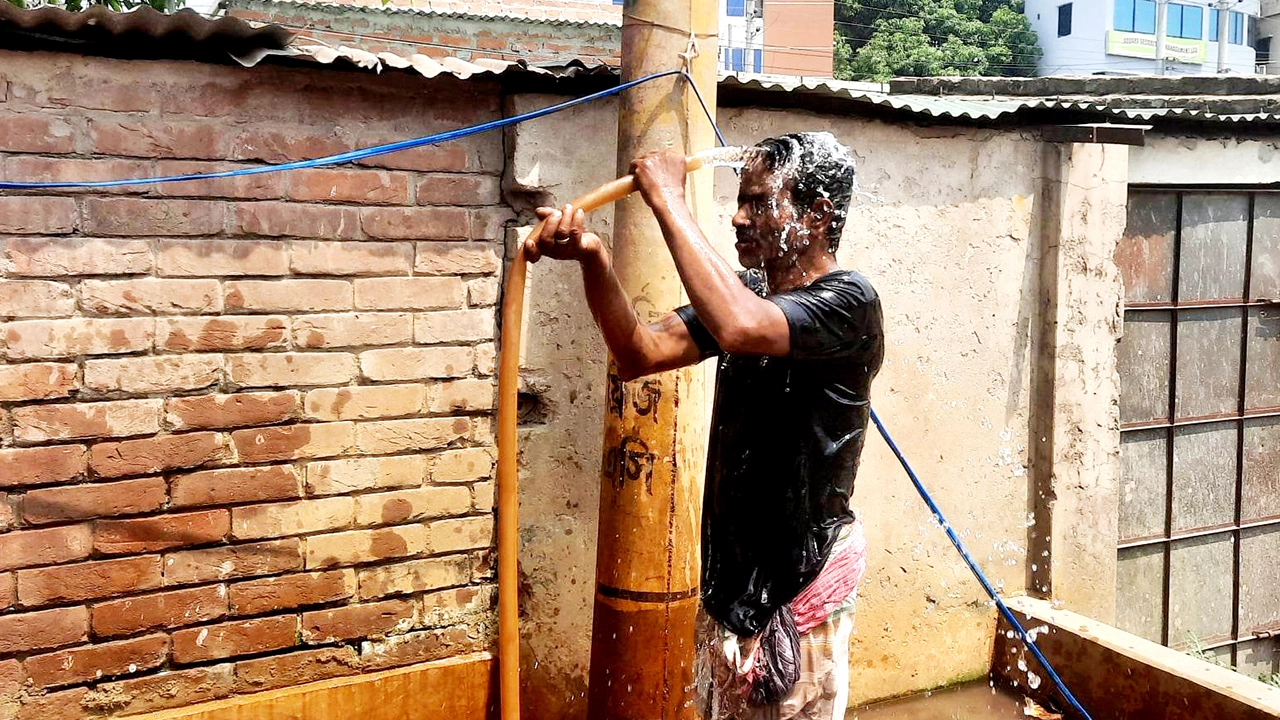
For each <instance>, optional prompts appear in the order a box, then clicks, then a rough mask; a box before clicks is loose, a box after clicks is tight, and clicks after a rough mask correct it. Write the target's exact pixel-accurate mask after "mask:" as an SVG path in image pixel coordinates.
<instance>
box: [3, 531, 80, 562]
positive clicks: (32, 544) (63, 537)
mask: <svg viewBox="0 0 1280 720" xmlns="http://www.w3.org/2000/svg"><path fill="white" fill-rule="evenodd" d="M92 546H93V543H92V541H91V540H90V538H89V526H88V525H68V526H65V527H56V528H49V529H47V530H15V531H13V532H7V533H4V534H3V535H0V570H12V569H14V568H25V567H34V566H37V565H52V564H53V563H64V562H71V561H73V560H83V559H84V558H87V557H89V551H90V550H91V549H92Z"/></svg>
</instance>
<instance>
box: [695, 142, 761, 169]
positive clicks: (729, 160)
mask: <svg viewBox="0 0 1280 720" xmlns="http://www.w3.org/2000/svg"><path fill="white" fill-rule="evenodd" d="M759 154H760V149H759V148H754V147H733V146H729V147H718V148H711V149H710V150H703V151H702V152H699V153H694V155H693V157H695V158H697V159H698V160H701V161H702V165H703V167H727V168H733V169H735V170H741V169H742V167H743V166H744V165H746V164H747V162H749V161H750V160H751V158H752V157H755V156H757V155H759Z"/></svg>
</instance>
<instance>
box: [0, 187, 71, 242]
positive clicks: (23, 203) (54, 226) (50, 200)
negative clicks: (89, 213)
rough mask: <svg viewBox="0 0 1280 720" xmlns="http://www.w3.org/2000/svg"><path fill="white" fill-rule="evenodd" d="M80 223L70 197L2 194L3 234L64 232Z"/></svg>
mask: <svg viewBox="0 0 1280 720" xmlns="http://www.w3.org/2000/svg"><path fill="white" fill-rule="evenodd" d="M79 225H80V211H79V210H77V209H76V201H75V200H72V199H71V198H59V197H34V196H13V197H0V235H65V234H67V233H70V232H73V231H74V230H75V229H76V228H77V227H79Z"/></svg>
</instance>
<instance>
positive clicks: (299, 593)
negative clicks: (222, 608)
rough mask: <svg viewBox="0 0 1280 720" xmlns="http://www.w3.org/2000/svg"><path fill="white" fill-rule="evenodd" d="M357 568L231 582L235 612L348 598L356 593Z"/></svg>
mask: <svg viewBox="0 0 1280 720" xmlns="http://www.w3.org/2000/svg"><path fill="white" fill-rule="evenodd" d="M355 591H356V574H355V571H354V570H330V571H328V572H313V573H298V574H295V575H281V576H280V577H273V578H264V579H262V580H250V581H248V582H241V583H236V584H234V585H232V586H231V589H230V596H231V614H232V615H257V614H259V613H266V612H274V611H277V610H287V609H290V608H296V607H305V606H307V605H320V604H323V603H331V602H336V601H338V600H345V599H347V598H349V597H351V596H352V595H354V594H355Z"/></svg>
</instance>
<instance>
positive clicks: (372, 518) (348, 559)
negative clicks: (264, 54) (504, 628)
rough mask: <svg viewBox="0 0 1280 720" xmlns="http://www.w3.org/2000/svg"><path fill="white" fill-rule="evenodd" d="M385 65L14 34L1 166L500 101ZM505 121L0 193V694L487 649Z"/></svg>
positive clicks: (112, 692) (183, 685) (140, 166)
mask: <svg viewBox="0 0 1280 720" xmlns="http://www.w3.org/2000/svg"><path fill="white" fill-rule="evenodd" d="M499 107H500V99H499V97H498V95H497V92H496V88H495V87H493V86H489V85H485V84H482V83H460V82H456V81H453V80H437V81H433V82H430V83H429V82H427V81H425V80H423V79H422V78H420V77H416V76H412V75H409V74H401V73H394V72H389V73H384V74H382V75H381V76H377V75H373V74H371V73H366V72H360V73H345V72H342V71H338V70H336V69H334V68H318V69H315V70H309V69H300V70H285V69H279V68H270V67H263V68H258V69H254V70H245V69H240V68H238V67H230V66H226V67H224V66H215V65H205V64H197V63H181V62H139V61H133V62H130V61H121V60H107V59H100V58H85V57H79V56H69V55H58V54H48V53H14V52H0V177H4V178H5V179H9V180H55V179H102V178H114V177H124V176H134V175H149V174H167V173H183V172H192V171H201V170H210V169H226V168H229V167H236V166H242V165H253V164H256V163H261V162H278V161H284V160H294V159H300V158H304V157H310V156H315V155H319V154H322V153H329V152H335V151H340V150H348V149H351V148H353V147H359V146H365V145H369V144H373V143H376V142H382V141H388V140H392V139H402V138H406V137H411V136H415V135H420V134H425V133H428V132H432V131H437V130H440V129H443V128H447V127H457V126H462V125H468V124H472V123H476V122H481V121H485V120H490V119H493V118H495V117H497V116H499V114H500V112H499ZM502 164H503V154H502V145H501V138H500V137H497V136H477V137H474V138H469V139H467V140H464V141H461V142H457V143H451V144H448V145H442V146H438V147H430V148H422V149H418V150H414V151H410V152H405V153H400V154H397V155H392V156H387V157H385V158H381V159H375V160H372V161H370V162H369V163H367V164H366V165H364V166H361V167H358V168H342V169H332V170H310V171H304V172H294V173H289V174H266V175H260V176H255V177H250V178H242V179H236V180H219V181H209V182H200V183H185V184H172V185H165V186H158V187H151V188H145V187H144V188H129V189H121V190H115V191H112V192H109V193H82V192H70V193H53V192H49V193H13V192H0V271H2V273H3V275H2V279H0V319H2V320H3V321H4V322H3V325H2V326H0V338H2V339H3V340H2V342H3V352H4V359H3V364H0V442H2V445H3V446H2V448H0V717H4V718H9V717H18V718H24V719H25V718H41V719H45V718H77V717H84V716H95V715H98V714H132V713H137V712H144V711H147V710H152V709H157V708H164V707H174V706H181V705H187V704H190V703H193V702H197V701H201V700H206V699H210V698H215V697H224V696H228V695H233V694H237V693H248V692H254V691H259V690H266V689H270V688H277V687H282V686H288V685H294V684H297V683H301V682H306V681H310V680H315V679H321V678H331V677H336V676H342V675H351V674H354V673H360V672H363V671H368V670H377V669H383V668H388V667H394V666H397V665H405V664H409V663H414V662H418V661H423V660H430V659H435V658H441V657H447V656H453V655H458V654H462V653H467V652H472V651H476V650H485V649H488V648H489V647H490V643H491V632H492V627H493V617H492V598H493V587H494V586H493V578H492V569H491V567H490V559H491V556H490V550H489V548H490V545H491V535H492V529H493V520H492V515H491V510H492V503H493V485H492V482H491V480H490V476H491V465H492V458H493V451H492V447H491V446H492V437H491V421H492V407H493V393H494V387H493V372H494V355H495V351H494V320H495V303H496V301H497V295H498V273H499V271H500V266H501V263H500V258H501V245H500V244H499V241H500V238H501V235H502V231H503V228H502V226H503V223H504V222H505V221H506V220H507V219H508V218H509V217H510V211H509V210H508V209H507V208H505V207H503V206H502V205H501V203H500V198H499V175H500V173H501V171H502Z"/></svg>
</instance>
